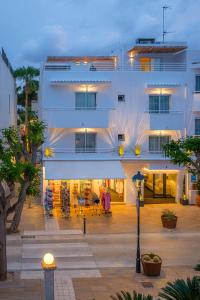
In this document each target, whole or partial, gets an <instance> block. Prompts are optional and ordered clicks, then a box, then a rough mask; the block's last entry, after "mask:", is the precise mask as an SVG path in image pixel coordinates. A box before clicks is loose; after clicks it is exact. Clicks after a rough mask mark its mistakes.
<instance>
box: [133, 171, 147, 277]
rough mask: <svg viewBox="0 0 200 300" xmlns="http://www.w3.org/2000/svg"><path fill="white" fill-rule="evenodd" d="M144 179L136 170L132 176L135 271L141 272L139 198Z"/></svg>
mask: <svg viewBox="0 0 200 300" xmlns="http://www.w3.org/2000/svg"><path fill="white" fill-rule="evenodd" d="M143 180H144V175H142V174H141V173H140V171H138V172H137V174H135V175H134V176H133V177H132V181H133V182H134V184H135V187H136V189H137V198H136V207H137V252H136V273H141V263H140V198H141V195H142V182H143Z"/></svg>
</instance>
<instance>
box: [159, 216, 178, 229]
mask: <svg viewBox="0 0 200 300" xmlns="http://www.w3.org/2000/svg"><path fill="white" fill-rule="evenodd" d="M177 219H178V218H177V217H174V218H173V219H172V218H171V219H169V218H166V217H164V216H161V220H162V225H163V227H164V228H168V229H174V228H176V224H177Z"/></svg>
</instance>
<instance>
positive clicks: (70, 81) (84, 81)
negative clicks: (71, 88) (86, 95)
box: [51, 79, 111, 85]
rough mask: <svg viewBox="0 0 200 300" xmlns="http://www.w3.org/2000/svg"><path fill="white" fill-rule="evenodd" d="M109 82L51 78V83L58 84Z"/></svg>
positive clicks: (104, 81)
mask: <svg viewBox="0 0 200 300" xmlns="http://www.w3.org/2000/svg"><path fill="white" fill-rule="evenodd" d="M108 83H111V80H101V79H99V80H94V79H91V80H90V79H88V80H87V79H86V80H51V85H60V84H108Z"/></svg>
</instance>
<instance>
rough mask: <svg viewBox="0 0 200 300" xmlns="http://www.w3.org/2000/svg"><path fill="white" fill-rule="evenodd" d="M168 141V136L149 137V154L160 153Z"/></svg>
mask: <svg viewBox="0 0 200 300" xmlns="http://www.w3.org/2000/svg"><path fill="white" fill-rule="evenodd" d="M169 141H170V136H168V135H163V136H159V135H151V136H149V152H157V153H159V152H162V151H163V146H164V145H165V144H168V143H169Z"/></svg>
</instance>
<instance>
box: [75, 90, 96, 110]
mask: <svg viewBox="0 0 200 300" xmlns="http://www.w3.org/2000/svg"><path fill="white" fill-rule="evenodd" d="M75 95H76V101H75V107H76V109H77V110H81V109H84V110H89V109H96V93H90V92H86V93H82V92H80V93H76V94H75Z"/></svg>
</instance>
